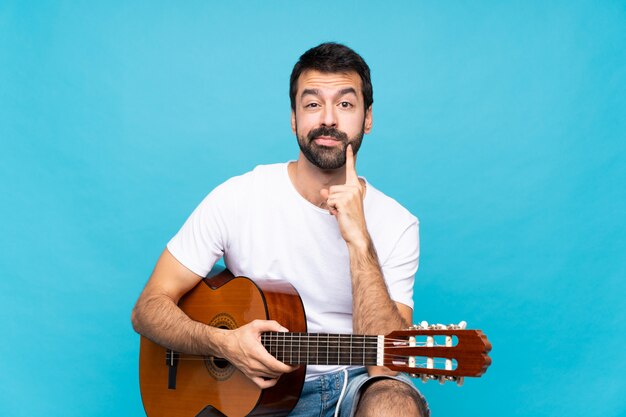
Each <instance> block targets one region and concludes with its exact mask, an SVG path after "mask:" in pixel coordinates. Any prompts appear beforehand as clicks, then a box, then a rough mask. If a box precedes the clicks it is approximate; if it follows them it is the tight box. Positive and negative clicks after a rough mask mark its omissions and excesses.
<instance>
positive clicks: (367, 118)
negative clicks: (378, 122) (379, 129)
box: [363, 105, 373, 133]
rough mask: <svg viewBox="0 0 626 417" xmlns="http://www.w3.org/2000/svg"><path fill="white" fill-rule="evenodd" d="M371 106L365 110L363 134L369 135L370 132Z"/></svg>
mask: <svg viewBox="0 0 626 417" xmlns="http://www.w3.org/2000/svg"><path fill="white" fill-rule="evenodd" d="M372 123H373V119H372V106H371V105H370V106H369V107H368V108H367V110H365V122H364V123H363V133H370V132H371V131H372Z"/></svg>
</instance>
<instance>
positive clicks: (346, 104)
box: [339, 101, 352, 109]
mask: <svg viewBox="0 0 626 417" xmlns="http://www.w3.org/2000/svg"><path fill="white" fill-rule="evenodd" d="M339 106H341V108H343V109H349V108H350V107H352V103H350V102H349V101H342V102H341V103H339Z"/></svg>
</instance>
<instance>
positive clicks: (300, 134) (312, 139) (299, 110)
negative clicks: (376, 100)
mask: <svg viewBox="0 0 626 417" xmlns="http://www.w3.org/2000/svg"><path fill="white" fill-rule="evenodd" d="M295 102H296V110H295V112H293V111H292V113H291V129H292V130H293V132H294V133H295V134H296V136H297V138H298V145H299V146H300V150H301V151H302V154H303V155H304V156H305V157H306V158H307V159H308V160H309V162H311V163H312V164H313V165H315V166H317V167H318V168H320V169H325V170H326V169H337V168H341V167H342V166H344V165H345V163H346V148H347V146H348V144H352V149H353V150H354V153H355V155H356V153H357V152H358V150H359V147H360V146H361V141H362V140H363V134H364V133H369V132H370V130H371V129H372V108H371V107H370V108H368V109H367V111H365V110H364V102H363V93H362V91H361V77H359V75H358V74H357V73H356V72H349V73H322V72H319V71H314V70H308V71H304V72H303V73H302V74H300V77H299V78H298V89H297V91H296V100H295Z"/></svg>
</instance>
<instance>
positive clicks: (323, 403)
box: [289, 368, 428, 417]
mask: <svg viewBox="0 0 626 417" xmlns="http://www.w3.org/2000/svg"><path fill="white" fill-rule="evenodd" d="M384 378H390V379H396V380H398V381H402V382H404V383H406V384H407V385H409V386H411V387H412V388H413V389H415V391H417V393H418V394H419V396H420V398H421V399H422V400H423V403H424V408H425V410H426V411H427V410H428V406H427V405H426V400H425V399H424V397H423V396H422V394H421V393H420V392H419V390H418V389H417V388H416V387H415V385H413V382H412V381H411V378H409V377H408V376H407V375H405V374H402V373H400V374H398V375H397V376H394V377H390V376H375V377H370V376H369V375H368V374H367V370H366V369H365V368H356V369H350V370H349V371H348V386H347V388H346V393H345V394H344V397H343V399H342V400H341V409H340V410H339V415H340V416H341V417H352V416H354V413H355V412H356V406H357V404H358V403H359V398H360V397H361V388H362V387H363V385H364V384H365V383H366V382H367V381H370V380H372V379H384ZM343 380H344V372H343V371H339V372H335V373H332V374H327V375H322V376H320V377H318V378H315V379H313V380H311V381H307V382H305V383H304V387H303V389H302V395H301V396H300V401H298V404H297V405H296V407H295V408H294V409H293V410H292V411H291V413H290V414H289V417H313V416H315V417H318V416H319V417H333V416H334V415H335V409H336V408H337V401H338V400H339V395H340V394H341V389H342V388H343ZM427 412H428V411H427ZM426 415H428V414H426Z"/></svg>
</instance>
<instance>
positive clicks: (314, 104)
mask: <svg viewBox="0 0 626 417" xmlns="http://www.w3.org/2000/svg"><path fill="white" fill-rule="evenodd" d="M304 107H309V108H315V107H319V105H318V104H317V103H309V104H306V105H305V106H304Z"/></svg>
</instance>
